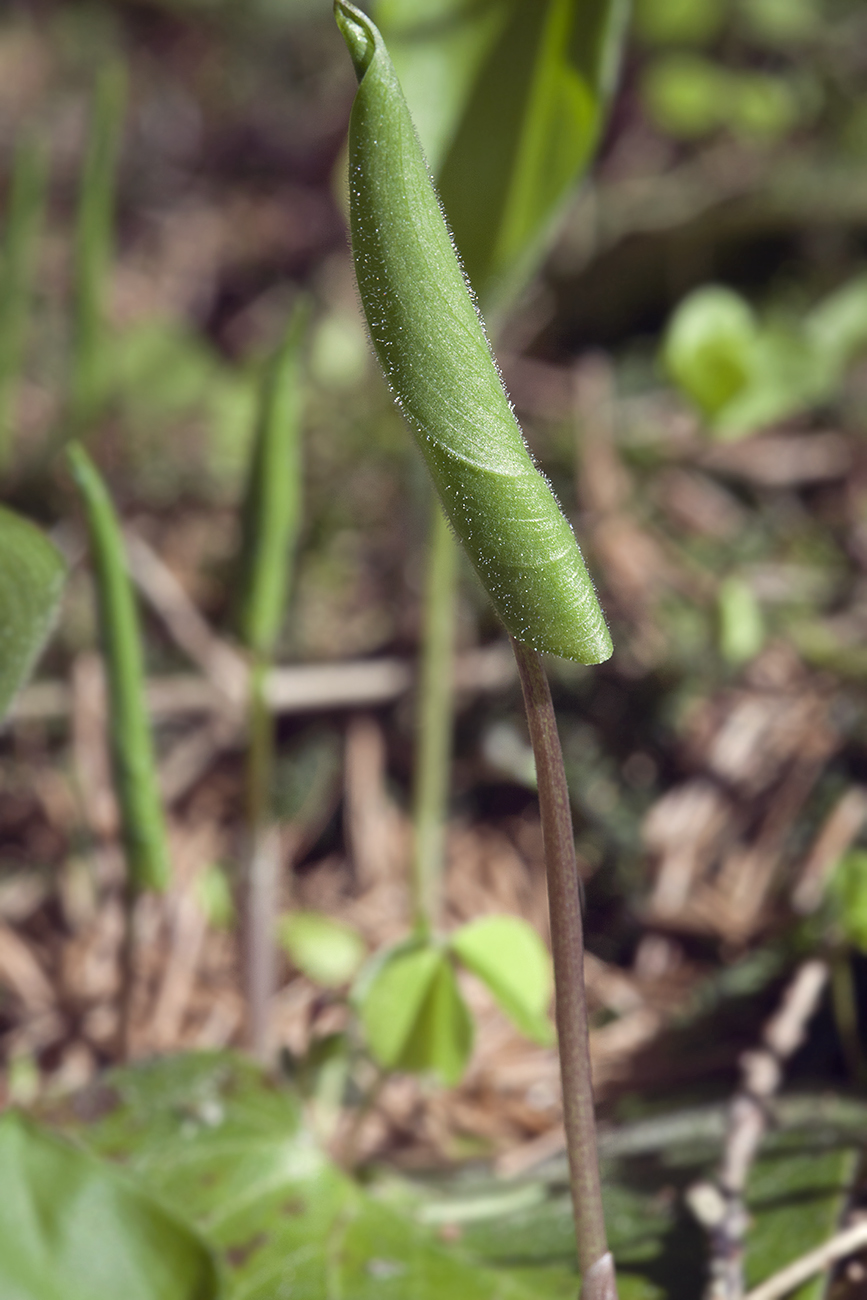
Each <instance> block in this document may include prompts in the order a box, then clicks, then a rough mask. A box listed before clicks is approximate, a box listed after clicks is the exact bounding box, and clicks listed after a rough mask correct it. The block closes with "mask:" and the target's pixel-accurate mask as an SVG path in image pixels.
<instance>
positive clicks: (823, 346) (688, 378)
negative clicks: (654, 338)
mask: <svg viewBox="0 0 867 1300" xmlns="http://www.w3.org/2000/svg"><path fill="white" fill-rule="evenodd" d="M865 349H867V276H865V275H858V276H856V277H854V279H852V280H851V281H850V282H849V283H848V284H845V285H843V286H842V287H841V288H840V289H837V290H836V291H835V292H834V293H831V294H829V295H828V296H827V297H826V298H824V299H822V301H821V302H820V303H818V304H817V305H816V306H815V307H814V308H813V309H812V311H810V312H808V313H807V314H806V316H805V317H804V318H803V320H799V321H784V322H775V321H767V322H763V321H761V320H760V319H759V318H758V317H757V315H756V313H755V312H754V311H753V309H752V307H751V306H750V304H749V303H748V302H746V300H745V299H744V298H742V297H741V296H740V294H737V293H735V292H734V291H733V290H732V289H727V288H725V287H724V286H722V285H704V286H702V287H701V288H699V289H695V290H694V291H693V292H692V293H690V294H688V295H687V297H686V298H684V300H683V302H681V303H680V305H679V306H678V308H677V310H676V311H675V313H674V315H673V316H672V318H671V321H670V322H669V325H668V329H667V331H666V336H665V341H664V344H663V350H662V362H663V366H664V368H665V370H666V371H667V372H668V374H669V375H670V377H671V378H672V379H673V380H674V382H675V383H676V384H677V385H678V387H679V388H680V389H681V390H682V392H683V393H684V394H685V395H686V396H687V397H688V398H689V399H690V401H691V402H692V403H693V404H694V405H695V406H696V407H697V408H698V410H699V411H700V412H701V414H702V416H703V418H704V420H705V422H706V424H707V426H708V428H709V429H710V431H711V432H712V433H713V435H714V436H715V437H717V438H720V439H723V440H726V439H736V438H742V437H744V436H745V435H746V434H749V433H753V432H754V431H755V430H756V429H759V428H761V427H762V426H763V425H767V424H771V423H773V422H774V421H777V420H782V419H785V418H787V417H789V416H792V415H796V414H798V413H799V412H802V411H807V410H809V409H810V408H811V407H815V406H817V405H820V404H822V403H823V402H827V401H830V400H832V399H833V397H834V396H835V394H836V392H837V391H838V389H839V386H840V382H841V380H842V378H843V375H844V373H845V371H846V369H847V367H848V366H849V365H851V363H852V362H853V361H854V360H855V359H856V358H857V357H858V356H859V355H860V354H862V353H863V352H864V351H865Z"/></svg>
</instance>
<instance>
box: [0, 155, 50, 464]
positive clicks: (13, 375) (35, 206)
mask: <svg viewBox="0 0 867 1300" xmlns="http://www.w3.org/2000/svg"><path fill="white" fill-rule="evenodd" d="M47 180H48V167H47V164H46V158H45V154H44V152H43V150H42V149H41V148H39V146H38V145H36V144H35V143H34V142H33V141H26V142H23V143H22V144H20V145H19V146H18V148H17V149H16V151H15V161H14V164H13V169H12V177H11V180H10V182H9V198H8V201H7V204H6V220H5V228H4V231H3V252H2V262H0V469H2V468H5V467H6V462H7V460H8V458H9V451H10V446H11V443H12V438H13V434H14V430H13V428H12V414H13V408H14V400H13V399H14V392H15V385H16V382H17V380H18V377H19V372H20V369H21V361H22V355H23V351H24V344H25V341H26V331H27V318H28V315H29V311H30V296H31V290H32V280H33V270H34V264H35V253H36V242H37V238H38V236H39V231H40V226H41V223H42V213H43V209H44V207H45V190H46V183H47Z"/></svg>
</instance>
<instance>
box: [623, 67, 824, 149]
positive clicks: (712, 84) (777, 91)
mask: <svg viewBox="0 0 867 1300" xmlns="http://www.w3.org/2000/svg"><path fill="white" fill-rule="evenodd" d="M801 90H802V87H800V86H799V84H798V83H796V82H795V81H793V80H792V79H790V78H787V77H783V76H777V75H775V74H771V73H763V72H740V71H735V70H733V69H730V68H725V67H723V66H722V65H721V64H719V63H716V62H714V61H713V60H712V59H709V58H703V57H701V56H700V55H698V54H687V53H676V54H667V55H663V56H660V57H659V58H657V59H655V60H654V62H653V63H652V64H651V66H650V67H649V68H648V70H647V73H646V74H645V77H644V80H643V83H642V93H643V96H644V100H645V103H646V105H647V110H648V112H649V114H650V116H651V118H652V119H653V120H654V122H655V123H656V124H657V126H659V127H660V129H661V130H663V131H665V132H667V133H668V134H669V135H673V136H675V137H677V138H679V139H686V140H690V139H699V138H700V137H701V136H704V135H708V134H710V133H711V132H712V131H716V130H719V129H722V128H725V129H727V130H730V131H732V132H733V133H734V134H735V135H738V136H740V137H742V138H744V139H747V140H755V141H759V142H761V141H768V142H773V141H775V140H778V139H780V138H781V137H782V136H784V135H785V134H786V133H787V132H789V131H791V130H792V128H793V127H794V126H795V125H797V124H798V122H800V121H801V120H802V119H803V118H805V117H808V116H810V115H812V112H813V111H814V109H815V103H814V97H813V96H810V95H807V96H804V95H803V94H802V93H800V92H801Z"/></svg>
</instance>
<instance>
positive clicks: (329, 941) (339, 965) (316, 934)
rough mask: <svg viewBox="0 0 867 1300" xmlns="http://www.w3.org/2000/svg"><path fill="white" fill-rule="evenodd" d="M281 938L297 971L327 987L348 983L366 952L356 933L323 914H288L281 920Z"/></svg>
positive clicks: (336, 986)
mask: <svg viewBox="0 0 867 1300" xmlns="http://www.w3.org/2000/svg"><path fill="white" fill-rule="evenodd" d="M279 937H280V943H281V944H282V946H283V948H284V950H285V951H286V952H287V953H288V955H289V957H290V958H291V959H292V961H293V962H294V964H295V965H296V966H297V967H298V969H299V970H301V971H303V972H304V974H305V975H307V976H309V978H310V979H312V980H313V982H314V983H315V984H321V985H322V986H323V987H324V988H340V986H341V985H342V984H348V983H349V981H350V980H351V979H353V978H354V977H355V975H356V974H357V973H358V968H359V967H360V965H361V963H362V962H363V961H364V958H365V955H366V952H367V947H366V945H365V942H364V940H363V939H362V937H361V935H360V934H359V933H358V932H357V931H356V930H353V929H352V928H351V927H350V926H348V925H342V924H341V922H340V921H334V920H332V918H331V917H330V916H325V915H324V914H323V913H322V912H287V913H286V915H285V916H282V917H281V918H280V926H279Z"/></svg>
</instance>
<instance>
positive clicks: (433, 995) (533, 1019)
mask: <svg viewBox="0 0 867 1300" xmlns="http://www.w3.org/2000/svg"><path fill="white" fill-rule="evenodd" d="M458 965H460V966H463V967H464V968H465V969H466V970H469V971H471V972H472V974H474V975H475V976H476V977H477V978H478V979H480V980H481V981H482V983H483V984H485V985H486V986H487V988H488V990H489V992H490V993H491V994H492V995H493V997H494V998H495V1000H496V1001H497V1003H498V1004H499V1006H500V1007H501V1009H502V1010H503V1011H504V1012H505V1013H506V1015H507V1016H508V1017H509V1019H510V1020H511V1021H512V1022H513V1024H514V1025H515V1026H516V1027H517V1028H518V1029H519V1030H520V1031H521V1033H523V1034H525V1035H526V1036H527V1037H528V1038H530V1039H532V1040H533V1041H534V1042H537V1043H543V1044H549V1043H550V1042H551V1041H552V1037H553V1034H552V1027H551V1022H550V1020H549V1019H548V1007H549V1004H550V1001H551V992H552V981H551V959H550V956H549V955H548V951H547V949H546V948H545V945H544V944H543V943H542V941H541V939H540V938H539V936H538V934H537V933H536V931H535V930H534V929H533V928H532V926H530V925H528V924H527V922H526V921H523V920H521V919H520V918H519V917H516V916H489V917H483V918H482V919H481V920H478V921H472V922H470V924H469V925H465V926H462V927H461V928H460V929H459V930H456V931H455V932H454V933H453V934H451V935H449V937H448V938H447V939H443V940H441V941H440V942H438V943H426V942H423V941H421V940H419V939H418V938H413V939H410V940H408V941H407V942H405V943H402V944H398V945H397V946H396V947H394V948H391V949H386V950H384V951H383V952H380V953H377V954H376V955H375V956H374V957H373V958H372V960H371V962H370V964H369V965H368V967H367V968H366V969H365V970H363V971H362V973H361V975H360V976H359V979H358V982H357V985H356V987H355V989H354V991H353V1001H354V1003H355V1005H356V1006H357V1007H358V1009H359V1014H360V1016H361V1021H362V1024H363V1026H364V1030H365V1036H366V1040H367V1043H368V1045H369V1047H370V1050H371V1053H372V1055H373V1057H374V1060H375V1061H376V1062H377V1064H378V1065H380V1066H382V1067H383V1068H384V1069H389V1070H410V1071H419V1072H425V1071H428V1072H432V1073H434V1074H437V1075H438V1076H439V1077H440V1078H441V1079H442V1080H443V1082H444V1083H447V1084H455V1083H459V1082H460V1080H461V1078H462V1077H463V1074H464V1071H465V1069H466V1066H467V1063H468V1061H469V1058H470V1053H471V1051H472V1046H473V1020H472V1016H471V1014H470V1011H469V1008H468V1007H467V1005H466V1002H465V1001H464V997H463V995H462V993H461V991H460V988H459V987H458V983H457V979H456V966H458Z"/></svg>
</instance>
